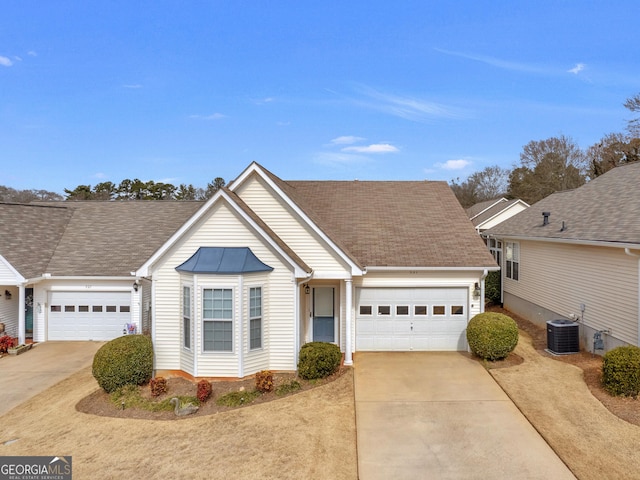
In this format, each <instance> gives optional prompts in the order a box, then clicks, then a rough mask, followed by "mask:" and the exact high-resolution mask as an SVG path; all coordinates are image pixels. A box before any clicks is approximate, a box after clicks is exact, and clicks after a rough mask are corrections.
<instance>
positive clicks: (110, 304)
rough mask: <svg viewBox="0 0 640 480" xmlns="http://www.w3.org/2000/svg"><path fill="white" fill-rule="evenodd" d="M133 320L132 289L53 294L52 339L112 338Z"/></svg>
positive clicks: (51, 299) (50, 328) (50, 323)
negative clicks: (130, 290)
mask: <svg viewBox="0 0 640 480" xmlns="http://www.w3.org/2000/svg"><path fill="white" fill-rule="evenodd" d="M130 322H131V293H130V292H51V293H50V294H49V312H48V335H47V338H48V339H49V340H112V339H114V338H116V337H119V336H121V335H122V329H123V328H124V326H125V324H126V323H130Z"/></svg>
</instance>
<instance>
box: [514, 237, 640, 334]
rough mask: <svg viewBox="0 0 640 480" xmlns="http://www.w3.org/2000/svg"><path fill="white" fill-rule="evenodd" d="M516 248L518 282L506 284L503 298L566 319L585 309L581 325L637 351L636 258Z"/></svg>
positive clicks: (572, 248) (587, 250)
mask: <svg viewBox="0 0 640 480" xmlns="http://www.w3.org/2000/svg"><path fill="white" fill-rule="evenodd" d="M519 243H520V272H519V280H518V281H514V280H511V279H509V278H505V279H504V280H503V282H504V291H505V292H507V293H510V294H512V295H515V296H517V297H520V298H522V299H524V300H526V301H528V302H531V303H533V304H536V305H539V306H540V307H542V308H545V309H547V310H550V311H553V312H556V313H557V314H558V315H562V316H563V317H566V318H570V317H571V314H575V315H580V313H581V312H580V304H584V305H585V312H584V319H583V321H584V324H585V325H587V326H589V327H592V328H595V329H596V330H602V329H609V330H610V331H611V336H613V337H614V338H617V339H619V340H622V341H624V342H627V343H630V344H633V345H637V343H638V259H637V258H633V257H630V256H628V255H626V254H625V253H624V250H623V249H619V248H607V247H590V246H580V245H568V244H556V243H550V242H531V241H524V242H519ZM507 307H508V305H507Z"/></svg>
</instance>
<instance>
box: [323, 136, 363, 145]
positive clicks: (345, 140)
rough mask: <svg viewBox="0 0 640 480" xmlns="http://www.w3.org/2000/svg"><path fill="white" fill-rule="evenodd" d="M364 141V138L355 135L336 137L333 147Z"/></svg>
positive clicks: (332, 141)
mask: <svg viewBox="0 0 640 480" xmlns="http://www.w3.org/2000/svg"><path fill="white" fill-rule="evenodd" d="M362 140H364V138H362V137H355V136H353V135H343V136H341V137H336V138H334V139H333V140H331V143H332V144H333V145H351V144H353V143H358V142H361V141H362Z"/></svg>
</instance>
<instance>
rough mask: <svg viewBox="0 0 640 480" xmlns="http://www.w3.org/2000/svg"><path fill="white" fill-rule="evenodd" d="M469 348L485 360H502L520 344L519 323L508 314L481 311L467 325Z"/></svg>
mask: <svg viewBox="0 0 640 480" xmlns="http://www.w3.org/2000/svg"><path fill="white" fill-rule="evenodd" d="M467 341H468V342H469V348H470V349H471V351H472V352H473V353H474V354H475V355H477V356H478V357H480V358H482V359H484V360H491V361H493V360H502V359H503V358H505V357H506V356H507V355H509V354H510V353H511V352H513V349H514V348H516V345H517V344H518V325H517V324H516V322H515V320H514V319H513V318H511V317H508V316H507V315H503V314H502V313H497V312H485V313H479V314H478V315H476V316H475V317H473V318H472V319H471V320H470V321H469V324H468V325H467Z"/></svg>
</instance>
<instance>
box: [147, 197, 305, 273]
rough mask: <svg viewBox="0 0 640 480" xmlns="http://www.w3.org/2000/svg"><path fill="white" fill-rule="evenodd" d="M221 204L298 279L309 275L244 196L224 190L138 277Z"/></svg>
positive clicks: (209, 202) (206, 204)
mask: <svg viewBox="0 0 640 480" xmlns="http://www.w3.org/2000/svg"><path fill="white" fill-rule="evenodd" d="M218 202H226V204H227V205H228V206H229V207H230V208H231V209H232V210H233V211H234V212H235V213H237V214H238V215H240V217H241V218H243V219H244V220H245V221H246V222H247V224H248V225H249V226H250V227H251V228H252V229H253V231H254V232H255V233H256V234H257V236H258V237H259V238H260V239H261V240H262V241H264V242H265V243H267V244H269V245H270V246H271V247H272V248H273V249H274V250H275V251H276V252H278V254H279V255H281V256H282V258H284V259H285V261H286V262H287V263H289V265H291V266H292V267H293V268H294V270H295V274H296V276H298V277H304V276H307V275H308V274H309V273H311V268H310V267H309V266H308V265H307V264H306V263H304V261H303V260H302V259H301V258H300V257H298V255H296V253H295V252H293V251H292V250H291V249H290V248H289V247H288V246H287V245H286V243H285V242H283V241H282V239H280V238H279V237H278V236H277V235H276V234H275V233H274V232H273V231H272V230H271V229H270V228H269V226H268V225H266V224H265V223H264V222H263V221H262V220H261V219H260V218H259V217H258V216H257V215H256V214H255V212H253V211H252V210H251V209H250V208H249V206H248V205H246V204H245V203H244V202H243V201H242V199H240V197H238V196H237V195H236V194H235V193H233V192H231V191H229V190H228V189H227V188H222V189H220V190H218V192H216V194H215V195H214V196H213V197H211V198H210V199H209V200H208V201H207V202H206V203H205V204H204V205H203V206H202V208H200V210H199V211H197V212H196V213H195V214H194V215H192V216H191V217H190V218H188V219H187V220H186V221H184V222H183V224H182V226H181V227H180V228H179V229H178V230H177V231H176V232H175V233H174V234H173V235H172V236H171V237H170V238H168V239H167V240H166V241H165V242H164V244H163V245H162V246H161V247H160V248H159V249H158V250H156V252H155V253H154V254H153V255H152V256H150V257H149V258H148V259H147V260H146V261H145V262H144V264H143V265H141V266H140V268H138V269H137V271H136V275H139V276H147V275H148V274H149V269H150V268H151V267H152V265H154V264H155V263H156V262H157V261H158V260H159V259H160V258H161V257H162V256H163V255H164V254H165V253H166V252H167V251H168V250H169V249H170V248H171V247H172V246H173V245H175V244H176V243H177V242H178V241H179V240H180V238H182V236H183V235H185V234H186V233H187V232H188V231H189V230H190V229H191V228H193V227H194V226H195V225H196V224H197V222H199V221H200V220H201V219H202V218H204V216H205V215H206V214H207V212H209V211H210V210H211V209H212V208H213V206H214V205H216V204H217V203H218Z"/></svg>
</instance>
